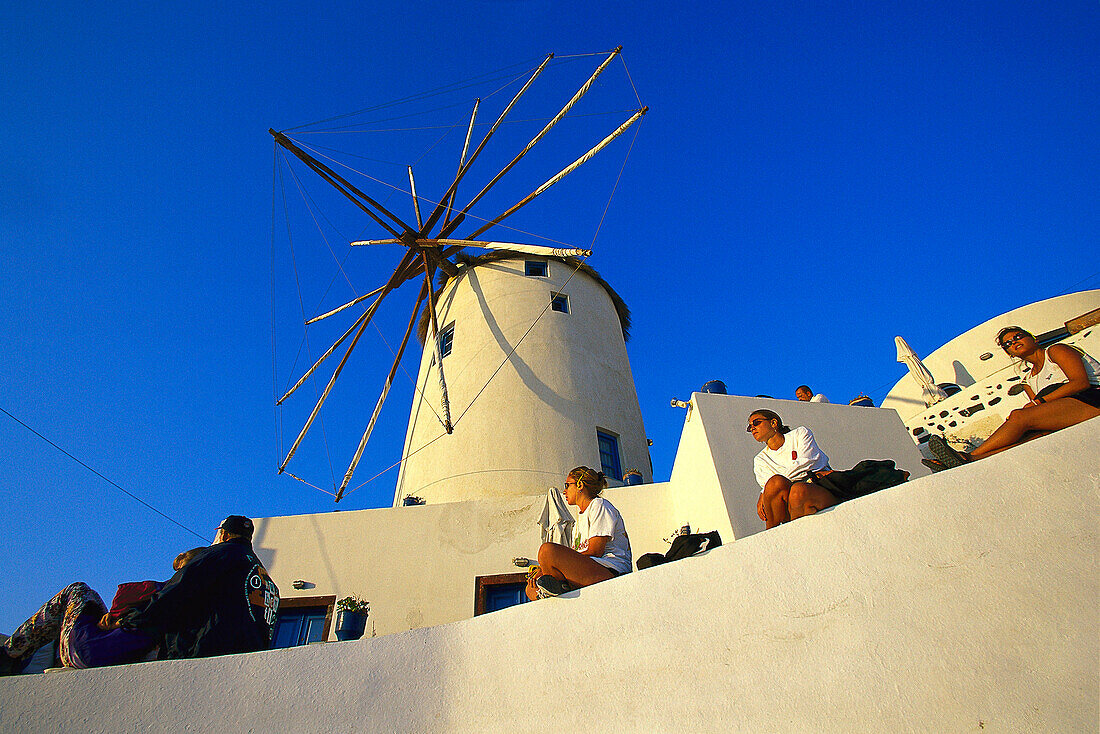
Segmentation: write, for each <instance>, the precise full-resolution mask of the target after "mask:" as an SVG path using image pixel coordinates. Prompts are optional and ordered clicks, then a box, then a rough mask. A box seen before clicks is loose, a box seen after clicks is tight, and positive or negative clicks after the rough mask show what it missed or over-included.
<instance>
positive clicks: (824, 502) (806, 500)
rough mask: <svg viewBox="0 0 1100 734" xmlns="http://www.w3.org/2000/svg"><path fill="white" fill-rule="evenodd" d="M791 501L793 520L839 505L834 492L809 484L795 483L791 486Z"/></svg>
mask: <svg viewBox="0 0 1100 734" xmlns="http://www.w3.org/2000/svg"><path fill="white" fill-rule="evenodd" d="M789 501H790V510H791V519H792V520H797V519H798V518H800V517H805V516H806V515H812V514H814V513H815V512H817V511H818V510H824V509H825V508H826V507H832V506H833V505H835V504H836V503H837V499H836V497H835V496H834V495H833V493H832V492H830V491H829V490H827V489H824V488H823V487H819V486H817V485H816V484H809V483H807V482H795V483H794V484H792V485H791V491H790V495H789Z"/></svg>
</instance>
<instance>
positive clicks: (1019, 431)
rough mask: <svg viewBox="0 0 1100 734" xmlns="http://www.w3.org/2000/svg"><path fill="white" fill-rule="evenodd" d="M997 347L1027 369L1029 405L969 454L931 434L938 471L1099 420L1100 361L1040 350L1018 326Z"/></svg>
mask: <svg viewBox="0 0 1100 734" xmlns="http://www.w3.org/2000/svg"><path fill="white" fill-rule="evenodd" d="M997 345H998V346H1000V347H1001V349H1004V350H1005V352H1007V353H1008V356H1010V357H1012V358H1014V359H1017V360H1019V361H1020V367H1021V368H1022V369H1025V370H1026V372H1025V373H1024V382H1023V383H1022V384H1023V388H1024V392H1026V393H1027V396H1028V397H1029V398H1031V400H1030V401H1029V402H1028V403H1027V405H1025V406H1024V407H1022V408H1017V409H1016V410H1014V411H1012V412H1011V413H1009V415H1008V419H1007V420H1006V421H1005V422H1004V423H1002V424H1001V426H1000V427H999V428H998V429H997V430H996V431H994V432H993V434H992V435H991V436H990V437H989V438H987V439H986V440H985V441H984V442H983V443H982V445H981V446H979V447H978V448H976V449H974V450H973V451H971V452H969V453H962V452H959V451H955V450H954V449H953V448H951V447H950V446H948V444H947V441H945V440H944V439H943V438H941V437H940V436H936V435H933V436H932V437H931V438H930V439H928V449H929V450H930V451H931V452H932V455H933V456H935V457H936V459H937V460H938V463H939V464H940V465H941V468H951V467H955V466H959V465H960V464H965V463H967V462H968V461H972V460H974V459H983V458H985V457H986V456H990V455H992V454H996V453H998V452H1001V451H1004V450H1005V449H1008V448H1012V447H1013V446H1016V445H1017V444H1021V443H1024V442H1025V441H1029V440H1031V439H1032V438H1038V437H1039V436H1042V435H1044V434H1047V433H1051V432H1053V431H1057V430H1060V429H1062V428H1068V427H1070V426H1074V425H1077V424H1078V423H1081V422H1082V421H1087V420H1088V419H1089V418H1095V417H1096V416H1098V415H1100V362H1097V361H1096V360H1095V359H1093V358H1092V357H1090V356H1089V355H1087V354H1085V353H1084V352H1082V351H1081V350H1079V349H1076V348H1074V347H1071V346H1067V345H1065V344H1052V345H1051V346H1049V347H1047V348H1046V349H1043V348H1042V347H1040V346H1039V344H1038V343H1037V342H1036V341H1035V337H1034V336H1033V335H1032V334H1031V332H1029V331H1027V330H1025V329H1021V328H1020V327H1019V326H1006V327H1005V328H1003V329H1001V331H1000V332H999V333H998V334H997ZM935 468H936V467H933V469H935Z"/></svg>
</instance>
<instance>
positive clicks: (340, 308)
mask: <svg viewBox="0 0 1100 734" xmlns="http://www.w3.org/2000/svg"><path fill="white" fill-rule="evenodd" d="M384 287H385V286H379V287H378V288H375V289H374V290H373V291H371V292H370V293H364V294H363V295H361V296H359V297H358V298H353V299H352V300H350V301H348V302H347V303H345V304H344V305H343V306H337V307H336V308H334V309H332V310H331V311H329V312H328V313H323V314H321V315H320V316H314V317H313V318H312V319H310V320H309V321H307V322H306V326H309V325H310V324H315V323H317V322H318V321H321V320H322V319H327V318H328V317H329V316H335V315H336V314H338V313H340V312H341V311H343V310H344V309H345V308H351V307H352V306H354V305H355V304H357V303H362V302H363V301H365V300H367V299H368V298H370V297H371V296H374V295H377V294H378V293H381V292H382V288H384Z"/></svg>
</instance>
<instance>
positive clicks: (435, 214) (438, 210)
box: [421, 54, 554, 234]
mask: <svg viewBox="0 0 1100 734" xmlns="http://www.w3.org/2000/svg"><path fill="white" fill-rule="evenodd" d="M552 58H554V54H547V55H546V59H544V60H543V62H542V63H541V64H539V67H538V68H537V69H535V71H534V73H533V74H531V78H530V79H528V80H527V83H526V84H524V85H523V87H522V88H521V89H520V90H519V91H518V92H516V96H514V97H512V101H511V102H509V103H508V106H507V107H505V108H504V111H503V112H501V113H500V117H498V118H497V120H496V122H494V123H493V125H492V127H490V128H489V131H488V132H487V133H485V137H484V138H482V139H481V142H480V143H478V144H477V148H475V149H474V152H473V154H472V155H470V159H469V160H468V161H466V163H465V164H464V165H463V166H462V169H461V170H460V171H459V172H458V175H457V176H455V180H454V181H452V182H451V185H450V187H449V188H448V189H447V193H445V194H443V198H442V199H440V200H439V203H438V204H437V205H436V207H435V209H434V210H433V211H432V215H431V216H430V217H428V221H427V222H425V223H424V226H423V227H422V228H421V232H422V233H424V234H427V233H428V232H431V231H432V227H434V226H435V223H436V222H438V221H439V217H440V215H441V214H442V213H443V210H444V209H445V208H446V201H447V200H448V199H449V198H450V197H451V196H452V195H453V194H454V192H455V190H456V189H458V183H459V181H461V180H462V177H463V176H465V175H466V172H467V171H468V170H470V166H472V165H473V163H474V161H476V160H477V157H478V155H480V154H481V151H482V149H483V148H485V144H486V143H488V142H489V138H491V137H492V136H493V133H495V132H496V131H497V128H498V127H500V125H501V123H503V122H504V118H505V117H507V116H508V113H509V112H511V111H512V108H513V107H515V105H516V102H519V99H520V97H522V96H523V95H524V93H525V92H526V91H527V90H528V89H529V88H530V86H531V85H532V84H533V83H534V82H535V79H538V77H539V75H540V74H542V71H543V69H545V68H546V65H547V64H549V63H550V60H551V59H552Z"/></svg>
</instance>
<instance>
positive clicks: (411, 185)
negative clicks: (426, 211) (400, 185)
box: [409, 166, 424, 232]
mask: <svg viewBox="0 0 1100 734" xmlns="http://www.w3.org/2000/svg"><path fill="white" fill-rule="evenodd" d="M409 190H410V191H411V192H412V198H413V210H414V211H415V212H416V226H417V231H418V232H419V231H420V227H423V226H424V222H423V221H422V220H421V219H420V199H418V198H417V196H416V179H415V178H413V167H412V166H409Z"/></svg>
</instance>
